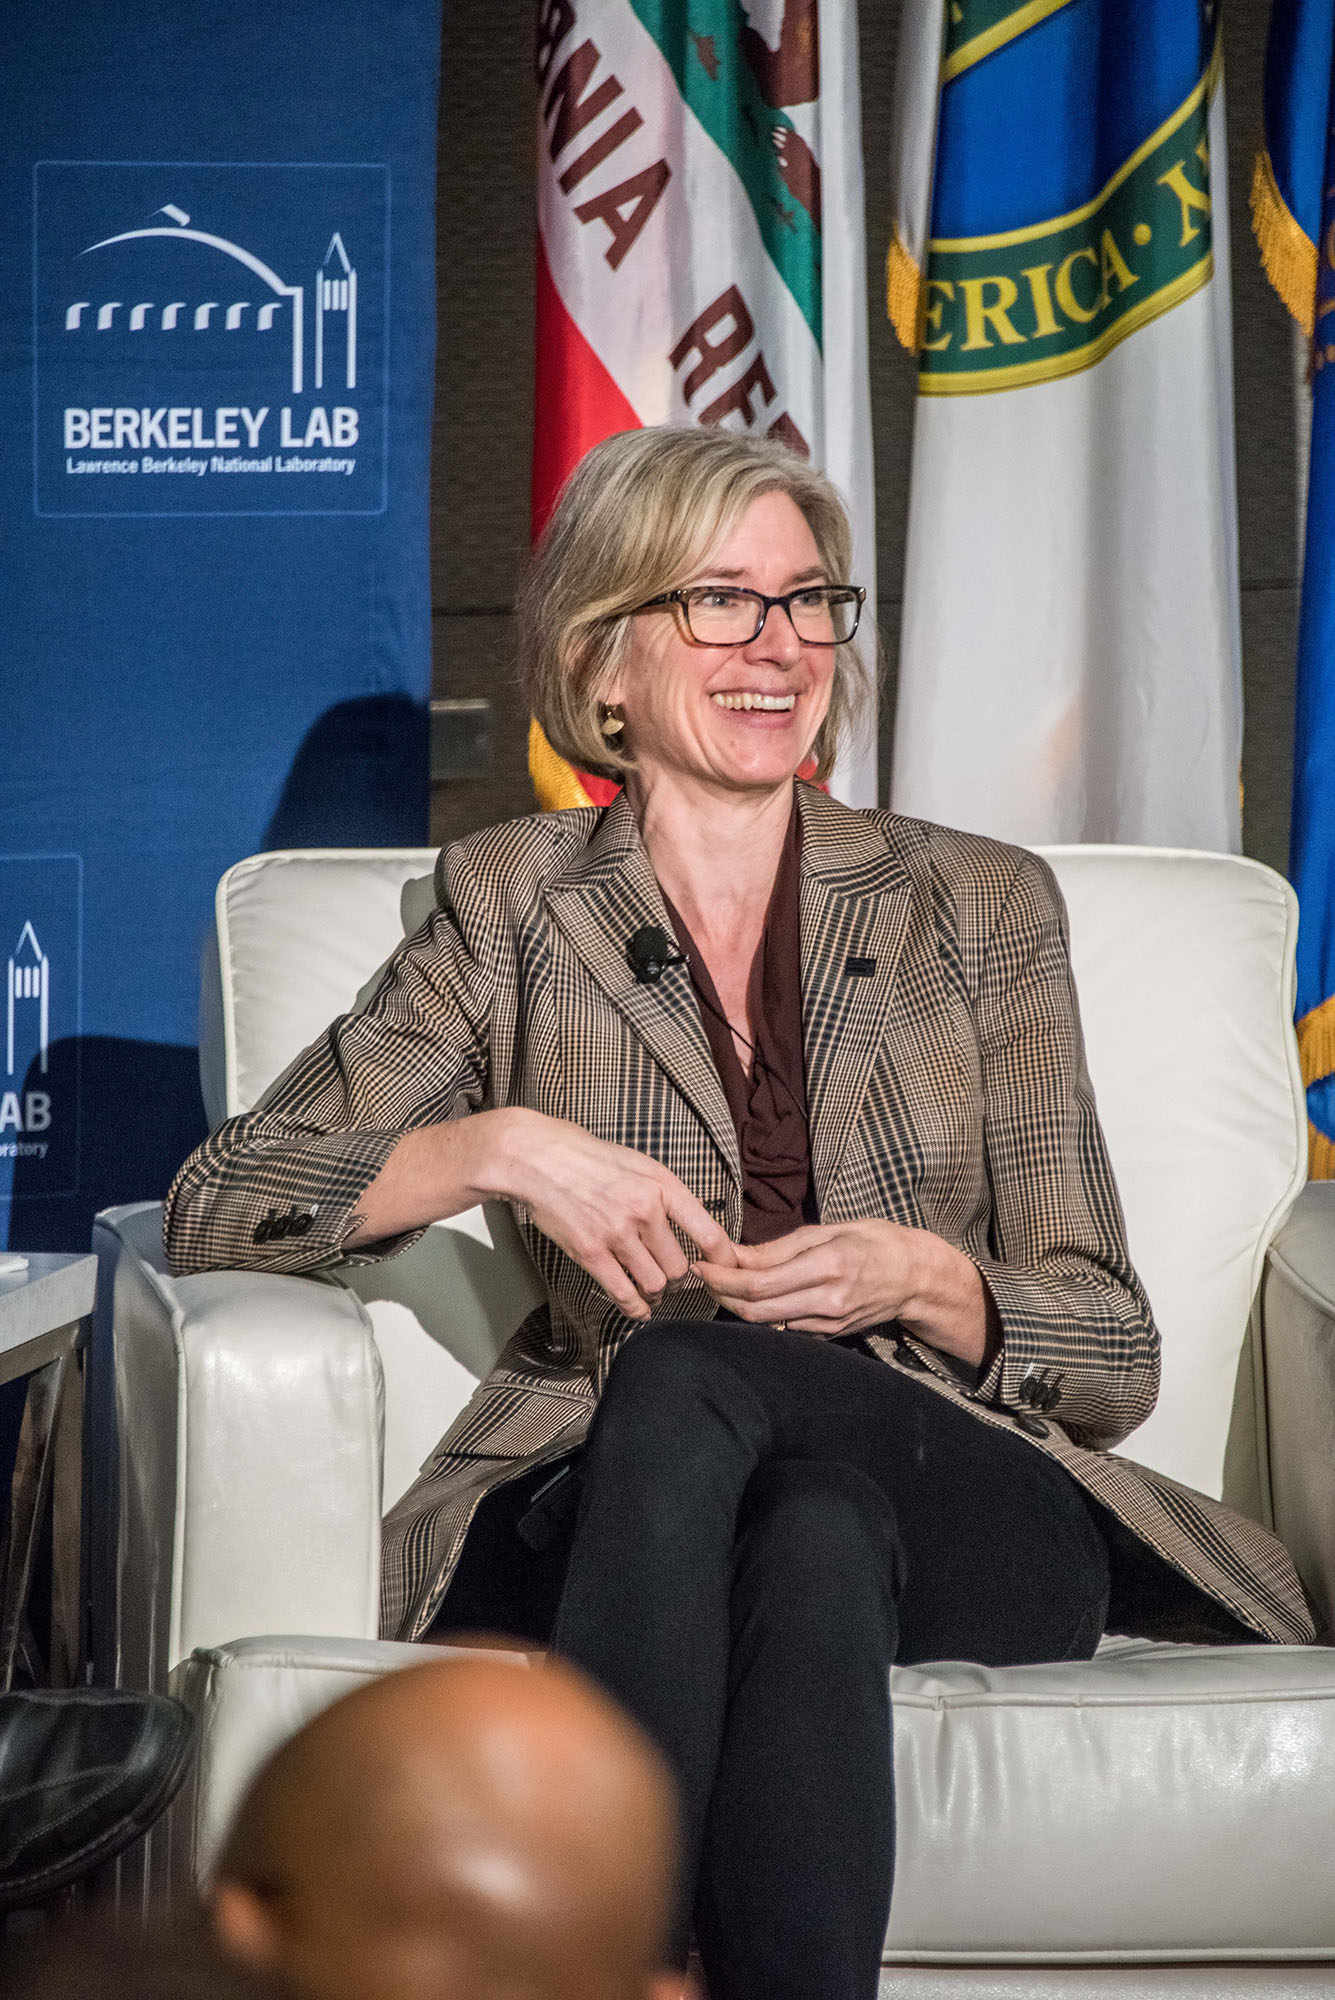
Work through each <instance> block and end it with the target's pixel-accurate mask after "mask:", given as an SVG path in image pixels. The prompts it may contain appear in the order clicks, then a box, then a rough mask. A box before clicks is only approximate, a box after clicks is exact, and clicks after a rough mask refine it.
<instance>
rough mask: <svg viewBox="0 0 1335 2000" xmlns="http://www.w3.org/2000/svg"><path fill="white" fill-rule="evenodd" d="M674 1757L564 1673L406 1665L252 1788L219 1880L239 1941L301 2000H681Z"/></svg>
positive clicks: (344, 1706)
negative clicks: (670, 1969) (669, 1957)
mask: <svg viewBox="0 0 1335 2000" xmlns="http://www.w3.org/2000/svg"><path fill="white" fill-rule="evenodd" d="M675 1843H676V1825H675V1807H674V1803H673V1798H672V1790H671V1784H670V1780H669V1778H668V1775H667V1772H666V1769H665V1767H664V1766H663V1764H662V1762H661V1760H660V1759H659V1757H658V1754H657V1752H656V1751H655V1750H654V1749H653V1747H652V1746H651V1745H650V1744H649V1743H648V1741H647V1740H646V1739H645V1738H644V1737H643V1736H642V1735H641V1733H640V1732H639V1730H638V1729H637V1728H636V1727H635V1725H634V1724H633V1723H631V1722H630V1721H628V1720H627V1719H625V1718H624V1717H623V1716H622V1715H621V1714H620V1713H619V1712H618V1711H616V1710H614V1709H613V1708H612V1706H611V1704H610V1703H608V1702H607V1701H606V1700H605V1699H604V1698H603V1697H602V1696H601V1695H600V1694H598V1693H597V1692H596V1691H595V1690H594V1689H593V1688H592V1687H591V1686H590V1685H589V1684H588V1683H587V1682H585V1681H583V1680H581V1679H580V1678H578V1677H577V1676H576V1675H575V1674H573V1673H571V1672H569V1671H567V1670H566V1669H565V1668H562V1667H558V1666H555V1665H547V1666H542V1667H537V1668H533V1669H526V1668H525V1667H523V1666H521V1665H520V1664H518V1663H517V1662H516V1663H507V1662H505V1661H496V1660H488V1659H484V1658H482V1657H480V1656H477V1657H473V1658H465V1659H459V1658H455V1659H451V1660H442V1661H441V1662H439V1663H438V1664H435V1663H433V1664H431V1665H428V1666H422V1667H415V1668H411V1669H409V1670H408V1671H407V1672H405V1673H396V1674H388V1675H386V1676H385V1677H384V1678H383V1679H380V1680H377V1681H374V1682H372V1683H371V1684H369V1685H368V1686H366V1687H363V1688H360V1689H358V1691H357V1692H356V1693H355V1694H351V1695H348V1696H347V1697H346V1698H345V1699H344V1700H342V1701H340V1702H337V1703H335V1705H334V1706H333V1707H332V1708H329V1709H326V1710H325V1712H324V1713H323V1714H322V1715H320V1716H317V1717H316V1719H315V1720H314V1721H313V1722H311V1723H309V1724H308V1725H307V1727H306V1728H305V1729H303V1730H302V1731H301V1732H300V1733H299V1734H298V1735H297V1736H295V1737H293V1738H292V1740H291V1741H290V1742H289V1743H287V1744H286V1745H285V1746H284V1747H283V1748H282V1749H281V1750H280V1751H279V1752H278V1754H277V1755H276V1756H275V1757H274V1759H273V1760H272V1762H271V1763H270V1764H268V1765H267V1766H266V1767H265V1769H264V1770H263V1771H262V1772H261V1773H260V1776H259V1777H258V1778H257V1779H256V1781H255V1784H254V1785H253V1787H252V1788H251V1791H250V1793H249V1795H248V1797H247V1798H246V1800H245V1802H244V1803H243V1805H242V1807H241V1810H240V1813H239V1814H238V1816H237V1820H236V1823H235V1825H234V1827H233V1829H232V1833H231V1835H230V1838H229V1839H228V1842H227V1846H226V1848H225V1850H224V1853H223V1857H222V1860H221V1863H220V1865H219V1869H218V1875H217V1879H216V1882H215V1886H214V1890H213V1896H212V1908H213V1918H214V1923H215V1926H216V1928H217V1932H218V1935H219V1937H220V1939H221V1941H222V1943H223V1944H224V1946H225V1947H226V1949H227V1950H229V1951H230V1952H232V1953H233V1954H235V1956H236V1957H237V1958H239V1959H241V1960H243V1961H245V1962H246V1963H248V1964H249V1965H251V1966H254V1967H256V1968H258V1969H260V1970H262V1971H264V1972H267V1973H272V1974H276V1975H277V1976H278V1977H279V1978H280V1979H281V1980H282V1981H283V1982H284V1984H285V1985H286V1986H288V1987H289V1988H290V1989H291V1990H292V1991H293V1992H294V1993H295V1994H297V1995H299V1996H300V2000H456V1996H457V2000H502V1996H504V2000H519V1996H522V2000H676V1996H677V1995H678V1994H679V1993H680V1991H681V1980H680V1976H679V1975H676V1976H670V1975H665V1974H663V1973H662V1972H661V1970H660V1967H661V1962H662V1946H663V1938H664V1933H665V1928H666V1923H667V1916H668V1910H669V1906H670V1896H671V1891H672V1872H673V1868H674V1865H675Z"/></svg>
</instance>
